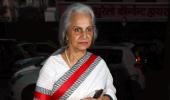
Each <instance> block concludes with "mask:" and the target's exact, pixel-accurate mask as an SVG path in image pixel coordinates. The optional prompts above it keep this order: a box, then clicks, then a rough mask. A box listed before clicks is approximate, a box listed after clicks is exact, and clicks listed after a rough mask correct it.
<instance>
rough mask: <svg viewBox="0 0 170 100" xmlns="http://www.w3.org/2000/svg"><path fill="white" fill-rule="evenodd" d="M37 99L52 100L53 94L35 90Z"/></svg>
mask: <svg viewBox="0 0 170 100" xmlns="http://www.w3.org/2000/svg"><path fill="white" fill-rule="evenodd" d="M34 97H35V100H51V96H50V95H47V94H43V93H40V92H37V91H36V92H34Z"/></svg>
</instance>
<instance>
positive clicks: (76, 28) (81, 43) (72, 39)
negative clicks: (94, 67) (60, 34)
mask: <svg viewBox="0 0 170 100" xmlns="http://www.w3.org/2000/svg"><path fill="white" fill-rule="evenodd" d="M67 32H68V33H67V37H68V46H69V48H72V49H74V50H86V49H87V48H89V47H90V45H91V42H92V38H93V33H94V26H93V25H92V19H91V16H89V15H87V14H84V13H81V12H76V13H73V14H72V17H71V19H70V24H69V27H68V31H67Z"/></svg>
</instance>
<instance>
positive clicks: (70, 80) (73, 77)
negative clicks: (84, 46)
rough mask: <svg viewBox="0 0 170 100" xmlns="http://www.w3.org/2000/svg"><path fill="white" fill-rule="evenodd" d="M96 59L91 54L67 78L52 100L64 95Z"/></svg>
mask: <svg viewBox="0 0 170 100" xmlns="http://www.w3.org/2000/svg"><path fill="white" fill-rule="evenodd" d="M96 58H97V56H96V55H94V54H92V55H91V56H90V57H89V59H88V60H87V61H86V62H85V63H84V64H83V65H81V66H80V67H79V69H77V70H76V71H75V72H74V73H73V74H72V75H71V76H70V77H69V78H68V80H66V81H65V82H64V83H63V84H62V85H61V86H60V87H59V88H58V89H57V90H56V91H55V93H54V94H53V95H52V96H51V98H52V100H58V99H59V98H60V97H62V96H63V95H64V93H65V92H66V91H67V90H68V89H69V88H70V87H71V86H72V85H73V84H74V83H75V82H76V81H77V79H78V78H79V77H80V76H81V75H82V74H83V73H84V72H85V71H86V69H88V68H89V66H90V65H91V64H92V63H93V62H94V61H95V59H96Z"/></svg>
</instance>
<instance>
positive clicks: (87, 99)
mask: <svg viewBox="0 0 170 100" xmlns="http://www.w3.org/2000/svg"><path fill="white" fill-rule="evenodd" d="M81 100H110V99H109V98H108V97H107V96H100V97H99V98H97V99H95V98H92V97H87V98H84V99H81Z"/></svg>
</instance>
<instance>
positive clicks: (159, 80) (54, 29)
mask: <svg viewBox="0 0 170 100" xmlns="http://www.w3.org/2000/svg"><path fill="white" fill-rule="evenodd" d="M43 20H44V19H43V18H42V19H37V20H36V19H34V18H28V19H24V17H23V18H22V17H21V18H20V20H18V21H12V22H3V21H2V22H0V38H8V39H11V38H12V39H16V40H18V41H26V42H39V41H48V40H50V41H53V42H54V43H56V44H57V45H58V22H57V21H54V22H44V21H43ZM96 25H97V29H98V38H97V41H96V42H103V43H110V44H112V43H119V42H123V41H133V42H134V41H135V42H139V41H144V42H147V41H149V42H150V41H154V40H159V41H161V43H163V45H164V52H163V54H162V57H163V62H162V65H161V66H159V68H158V69H154V68H148V69H147V72H146V73H145V76H146V88H145V90H144V92H143V93H142V94H141V95H140V96H139V98H138V100H170V84H169V66H170V63H169V62H170V60H169V57H170V53H169V50H170V49H169V46H170V43H169V41H170V22H169V20H168V21H165V22H154V21H153V22H147V21H141V22H128V21H127V22H126V25H125V26H124V25H123V24H122V22H116V21H97V22H96ZM9 78H10V77H9V76H8V75H7V74H6V73H3V74H1V75H0V79H1V80H2V82H1V83H0V86H1V90H0V91H1V92H0V93H2V94H0V95H3V94H4V93H5V92H3V91H4V90H5V87H7V84H6V83H7V82H8V80H9ZM0 99H1V98H0Z"/></svg>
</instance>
